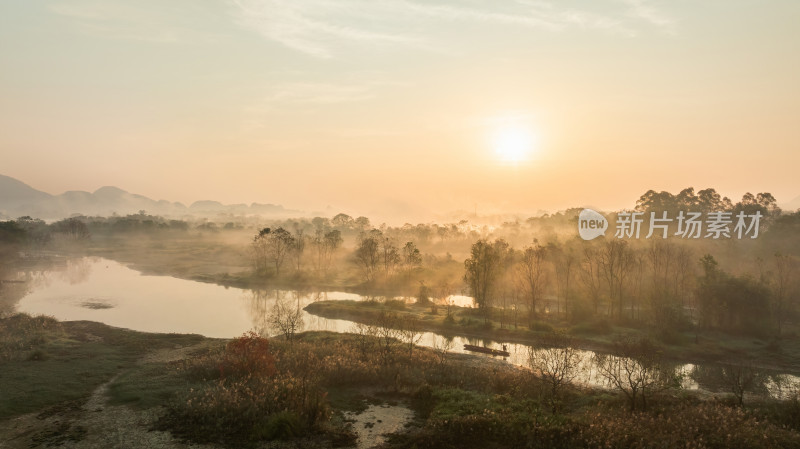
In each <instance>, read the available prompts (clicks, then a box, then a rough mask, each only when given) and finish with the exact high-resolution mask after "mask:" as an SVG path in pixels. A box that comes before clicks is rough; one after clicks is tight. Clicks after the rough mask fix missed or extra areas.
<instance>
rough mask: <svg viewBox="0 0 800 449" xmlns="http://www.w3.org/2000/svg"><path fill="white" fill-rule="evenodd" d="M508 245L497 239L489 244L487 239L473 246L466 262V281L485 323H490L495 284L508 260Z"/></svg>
mask: <svg viewBox="0 0 800 449" xmlns="http://www.w3.org/2000/svg"><path fill="white" fill-rule="evenodd" d="M508 254H509V249H508V243H506V242H505V240H502V239H497V240H495V241H494V243H489V242H488V241H487V240H485V239H481V240H478V241H477V242H475V243H474V244H473V245H472V249H471V251H470V258H469V259H467V260H465V261H464V268H465V269H466V273H465V274H464V281H465V282H466V283H467V285H468V286H469V289H470V292H471V293H472V297H473V298H474V300H475V304H476V305H477V306H478V308H479V309H480V310H481V312H482V313H483V317H484V322H485V323H488V322H489V316H490V309H491V307H492V300H493V294H494V291H493V289H494V287H495V282H496V281H497V279H498V277H499V276H500V273H502V271H503V269H504V268H505V264H506V262H507V260H508Z"/></svg>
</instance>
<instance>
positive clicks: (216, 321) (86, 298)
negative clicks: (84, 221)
mask: <svg viewBox="0 0 800 449" xmlns="http://www.w3.org/2000/svg"><path fill="white" fill-rule="evenodd" d="M20 278H23V279H24V280H25V281H26V282H27V285H28V289H27V293H26V294H25V295H24V296H23V297H22V298H21V299H20V300H19V302H18V303H17V305H16V309H17V311H19V312H25V313H29V314H44V315H50V316H53V317H55V318H57V319H59V320H89V321H98V322H101V323H105V324H108V325H111V326H116V327H122V328H127V329H133V330H137V331H143V332H162V333H171V332H172V333H193V334H200V335H204V336H206V337H217V338H231V337H236V336H238V335H241V334H242V333H244V332H246V331H248V330H256V331H259V332H262V333H264V332H265V331H267V332H269V331H270V329H269V326H268V320H267V317H268V316H269V313H270V311H271V310H272V308H273V306H274V304H275V302H276V301H277V300H278V299H281V300H283V301H292V302H293V303H295V302H296V303H297V304H298V306H299V307H300V308H303V307H305V306H306V305H308V304H310V303H312V302H315V301H336V300H366V299H367V298H365V297H362V296H360V295H358V294H354V293H347V292H341V291H297V290H274V289H273V290H264V289H261V290H250V289H240V288H233V287H223V286H220V285H216V284H208V283H202V282H195V281H188V280H184V279H178V278H174V277H170V276H153V275H145V274H142V273H140V272H138V271H135V270H133V269H130V268H128V267H126V266H125V265H123V264H121V263H118V262H115V261H113V260H108V259H103V258H98V257H83V258H74V259H67V260H66V261H65V262H64V264H63V265H62V266H61V267H59V268H57V269H52V270H47V271H38V272H28V273H24V274H23V273H20ZM451 299H452V300H453V302H454V303H456V304H457V305H461V306H467V305H469V301H470V298H469V297H465V296H453V297H452V298H451ZM303 321H304V327H303V330H319V331H332V332H347V331H349V330H350V329H352V327H353V325H354V324H355V323H353V322H352V321H348V320H339V319H328V318H322V317H319V316H316V315H312V314H309V313H307V312H305V311H304V312H303ZM272 333H274V332H272ZM444 341H445V337H443V336H441V335H438V334H433V333H425V334H423V335H422V338H421V340H420V343H419V344H421V345H423V346H428V347H432V346H434V345H441V344H442V343H443V342H444ZM465 343H468V344H473V345H478V346H487V347H493V348H498V349H499V348H500V347H501V346H502V345H503V342H489V341H483V340H481V339H475V338H466V337H454V338H452V349H451V352H459V353H460V352H464V349H463V345H464V344H465ZM506 347H507V348H508V351H509V352H510V353H511V356H510V357H508V358H507V361H508V362H510V363H513V364H517V365H522V366H525V365H526V361H527V354H528V348H529V347H528V345H523V344H510V343H507V344H506ZM580 354H581V357H582V368H583V369H582V370H581V374H580V375H579V377H578V378H577V379H576V381H578V382H580V383H583V384H586V385H591V386H604V385H605V380H604V379H602V378H601V377H600V376H598V375H597V374H596V372H595V369H594V366H593V364H592V360H593V355H594V354H593V353H592V352H591V351H580ZM487 357H488V356H487ZM672 369H674V370H675V372H676V373H679V374H681V375H682V381H681V384H682V387H683V388H686V389H690V390H704V391H708V392H720V391H725V388H724V387H723V386H722V382H721V380H720V378H719V377H720V375H719V373H718V371H719V367H718V366H716V365H714V364H703V365H697V364H680V363H676V364H674V366H673V367H672ZM758 379H759V381H758V383H757V385H756V386H755V387H754V388H753V391H754V394H758V395H761V396H773V397H779V398H782V397H786V396H787V395H788V394H789V392H791V391H793V390H794V389H796V388H797V387H798V386H799V385H800V377H797V376H793V375H789V374H785V373H779V372H768V371H761V372H759V375H758Z"/></svg>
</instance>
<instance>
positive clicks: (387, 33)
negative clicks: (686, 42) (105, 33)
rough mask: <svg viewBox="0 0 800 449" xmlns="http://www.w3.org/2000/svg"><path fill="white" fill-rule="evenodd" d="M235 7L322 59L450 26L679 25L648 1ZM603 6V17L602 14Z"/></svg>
mask: <svg viewBox="0 0 800 449" xmlns="http://www.w3.org/2000/svg"><path fill="white" fill-rule="evenodd" d="M229 2H230V4H231V5H233V11H234V15H235V17H236V20H237V22H238V23H239V24H241V25H242V26H244V27H246V28H247V29H250V30H252V31H255V32H257V33H258V34H260V35H262V36H264V37H265V38H267V39H268V40H270V41H274V42H277V43H279V44H281V45H284V46H285V47H288V48H291V49H294V50H297V51H299V52H302V53H305V54H307V55H310V56H315V57H318V58H332V57H335V56H336V55H337V52H338V51H339V50H340V46H341V45H342V44H348V43H349V44H353V43H357V44H361V45H372V46H375V45H381V46H385V45H394V46H414V47H425V48H436V44H435V41H436V39H437V38H436V37H434V34H436V33H438V32H440V29H441V28H442V25H445V24H448V23H451V24H459V23H465V24H473V25H474V24H481V25H491V26H512V27H520V28H528V29H531V30H543V31H561V30H566V29H569V28H578V29H588V30H600V31H605V32H611V33H616V34H621V35H625V36H633V35H635V34H636V31H635V28H637V27H641V26H649V27H656V28H665V29H667V28H671V27H672V25H673V21H672V19H670V18H669V17H668V16H667V15H666V14H664V13H663V12H662V11H660V10H659V9H657V8H656V7H655V6H653V5H652V4H651V3H649V2H647V1H646V0H606V1H603V2H592V3H590V4H591V5H592V6H594V7H595V10H589V9H587V8H586V7H585V5H584V4H579V5H578V6H574V7H570V6H567V5H565V4H566V3H574V2H556V3H553V2H548V1H540V0H518V1H514V2H485V3H481V2H467V1H459V2H451V3H447V2H444V1H441V0H440V1H434V0H427V1H412V0H337V1H332V0H327V1H326V0H229ZM584 3H585V2H584ZM598 4H599V6H600V8H602V12H597V11H596V9H597V8H598ZM426 21H427V22H431V21H432V22H433V23H425V22H426ZM426 25H427V26H426ZM412 30H413V31H412ZM500 32H502V30H500Z"/></svg>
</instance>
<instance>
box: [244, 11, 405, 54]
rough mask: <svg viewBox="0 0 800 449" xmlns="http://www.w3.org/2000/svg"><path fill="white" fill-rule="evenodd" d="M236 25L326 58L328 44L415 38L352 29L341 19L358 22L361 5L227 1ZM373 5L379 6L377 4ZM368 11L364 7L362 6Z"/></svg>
mask: <svg viewBox="0 0 800 449" xmlns="http://www.w3.org/2000/svg"><path fill="white" fill-rule="evenodd" d="M231 3H232V4H233V5H235V6H236V8H237V14H236V15H237V19H238V21H239V23H241V24H242V25H244V26H245V27H247V28H250V29H252V30H254V31H256V32H257V33H259V34H261V35H262V36H264V37H265V38H267V39H269V40H273V41H276V42H278V43H280V44H283V45H285V46H286V47H289V48H292V49H295V50H298V51H300V52H303V53H306V54H309V55H312V56H317V57H320V58H330V57H332V56H333V52H332V50H331V41H332V40H336V41H340V42H341V41H355V42H362V43H390V44H391V43H395V44H397V43H412V42H415V41H417V40H418V39H417V38H414V37H411V36H404V35H401V34H392V33H386V32H381V31H376V30H370V29H368V28H367V27H363V26H353V25H349V24H346V23H343V22H346V20H337V19H342V18H343V17H344V18H345V19H351V20H352V19H358V18H359V15H360V12H359V11H358V9H359V8H357V6H361V5H359V3H362V2H343V3H342V4H339V3H334V2H324V1H321V2H320V1H296V0H288V1H286V0H231ZM377 3H380V1H379V0H377ZM363 6H365V9H363V10H362V12H363V11H370V7H369V6H368V3H365V2H364V3H363Z"/></svg>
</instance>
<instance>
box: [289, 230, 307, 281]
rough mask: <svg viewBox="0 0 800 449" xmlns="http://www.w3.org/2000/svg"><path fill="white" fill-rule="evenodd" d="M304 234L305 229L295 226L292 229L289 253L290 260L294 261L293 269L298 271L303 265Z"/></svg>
mask: <svg viewBox="0 0 800 449" xmlns="http://www.w3.org/2000/svg"><path fill="white" fill-rule="evenodd" d="M306 240H307V238H306V236H305V231H304V230H303V229H302V228H300V227H299V226H296V227H295V229H294V244H293V245H292V247H291V248H290V254H291V256H292V260H293V262H294V269H295V271H297V272H300V270H301V269H302V265H303V253H304V252H305V250H306Z"/></svg>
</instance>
